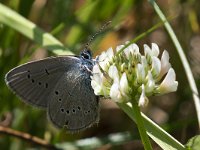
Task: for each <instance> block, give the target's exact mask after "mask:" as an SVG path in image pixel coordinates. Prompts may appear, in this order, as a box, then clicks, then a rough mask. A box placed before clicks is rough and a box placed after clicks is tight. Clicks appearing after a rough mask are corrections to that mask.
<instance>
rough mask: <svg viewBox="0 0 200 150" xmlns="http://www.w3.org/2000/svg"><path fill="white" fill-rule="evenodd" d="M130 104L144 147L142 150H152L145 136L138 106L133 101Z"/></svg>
mask: <svg viewBox="0 0 200 150" xmlns="http://www.w3.org/2000/svg"><path fill="white" fill-rule="evenodd" d="M131 104H132V109H133V112H134V114H135V120H136V124H137V127H138V130H139V133H140V137H141V140H142V143H143V145H144V149H145V150H152V146H151V142H150V140H149V137H148V135H147V132H146V129H145V126H144V122H143V118H142V115H141V112H140V107H138V104H137V102H136V101H135V100H131Z"/></svg>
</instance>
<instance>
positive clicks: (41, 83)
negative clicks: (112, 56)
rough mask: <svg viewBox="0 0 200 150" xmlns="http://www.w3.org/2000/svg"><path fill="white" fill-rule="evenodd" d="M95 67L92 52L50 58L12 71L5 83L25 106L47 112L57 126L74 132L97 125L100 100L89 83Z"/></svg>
mask: <svg viewBox="0 0 200 150" xmlns="http://www.w3.org/2000/svg"><path fill="white" fill-rule="evenodd" d="M93 65H94V61H93V60H92V58H91V53H90V52H89V51H83V52H82V53H81V55H80V56H59V57H49V58H45V59H42V60H38V61H33V62H29V63H26V64H23V65H20V66H18V67H16V68H14V69H12V70H11V71H9V72H8V73H7V74H6V76H5V81H6V83H7V85H8V86H9V87H10V89H11V90H12V91H13V92H14V93H15V94H16V95H18V96H19V97H20V98H21V99H22V100H23V101H24V102H26V103H28V104H30V105H33V106H36V107H41V108H44V109H46V110H47V113H48V117H49V119H50V120H51V122H52V123H53V124H54V125H55V126H57V127H59V128H66V129H67V130H68V131H71V132H75V131H80V130H82V129H85V128H87V127H90V126H91V125H93V124H94V123H96V122H98V118H99V100H98V97H97V96H95V94H94V91H93V89H92V87H91V79H90V76H91V75H92V74H91V70H92V68H93Z"/></svg>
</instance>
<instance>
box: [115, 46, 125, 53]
mask: <svg viewBox="0 0 200 150" xmlns="http://www.w3.org/2000/svg"><path fill="white" fill-rule="evenodd" d="M123 47H124V45H119V46H117V47H116V51H117V52H118V51H119V50H121V49H122V48H123Z"/></svg>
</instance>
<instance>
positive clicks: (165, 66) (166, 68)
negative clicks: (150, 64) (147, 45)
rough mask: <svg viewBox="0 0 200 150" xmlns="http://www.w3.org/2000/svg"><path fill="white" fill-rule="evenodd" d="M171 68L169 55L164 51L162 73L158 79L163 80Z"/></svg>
mask: <svg viewBox="0 0 200 150" xmlns="http://www.w3.org/2000/svg"><path fill="white" fill-rule="evenodd" d="M170 68H171V64H170V63H169V53H168V52H167V51H166V50H164V51H163V53H162V56H161V71H160V74H159V77H158V78H159V79H161V78H162V77H163V75H165V74H166V73H167V72H168V71H169V69H170Z"/></svg>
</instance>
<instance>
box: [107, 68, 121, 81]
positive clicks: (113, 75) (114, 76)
mask: <svg viewBox="0 0 200 150" xmlns="http://www.w3.org/2000/svg"><path fill="white" fill-rule="evenodd" d="M108 75H109V77H110V78H111V79H113V80H114V82H117V83H119V74H118V70H117V67H116V66H114V65H112V66H110V67H109V70H108Z"/></svg>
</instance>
